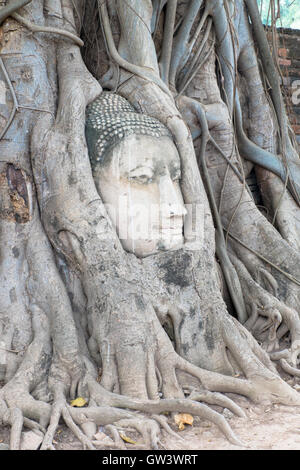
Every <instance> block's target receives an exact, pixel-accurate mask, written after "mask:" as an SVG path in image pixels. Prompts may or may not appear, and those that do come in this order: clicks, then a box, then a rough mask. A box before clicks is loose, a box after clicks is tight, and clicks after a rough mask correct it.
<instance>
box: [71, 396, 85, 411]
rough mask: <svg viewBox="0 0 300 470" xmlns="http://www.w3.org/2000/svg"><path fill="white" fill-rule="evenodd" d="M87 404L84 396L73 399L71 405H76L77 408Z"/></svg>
mask: <svg viewBox="0 0 300 470" xmlns="http://www.w3.org/2000/svg"><path fill="white" fill-rule="evenodd" d="M86 404H87V401H86V400H85V399H84V398H82V397H78V398H75V400H72V401H71V406H76V407H77V408H81V407H82V406H85V405H86Z"/></svg>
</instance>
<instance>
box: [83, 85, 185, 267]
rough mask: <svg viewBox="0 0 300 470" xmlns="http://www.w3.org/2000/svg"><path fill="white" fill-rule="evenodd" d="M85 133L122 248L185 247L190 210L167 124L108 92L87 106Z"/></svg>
mask: <svg viewBox="0 0 300 470" xmlns="http://www.w3.org/2000/svg"><path fill="white" fill-rule="evenodd" d="M86 139H87V144H88V149H89V157H90V161H91V165H92V170H93V176H94V181H95V184H96V188H97V190H98V193H99V195H100V196H101V199H102V201H103V203H104V204H105V207H106V210H107V212H108V215H109V217H110V219H111V221H112V223H113V225H114V227H115V229H116V231H117V234H118V236H119V239H120V241H121V243H122V245H123V248H124V249H125V250H126V251H128V252H130V253H134V254H135V255H136V256H138V257H140V258H143V257H146V256H149V255H151V254H155V253H158V252H159V251H166V250H174V249H179V248H181V247H182V246H183V243H184V236H183V226H184V216H185V214H186V210H185V207H184V202H183V197H182V193H181V189H180V178H181V165H180V157H179V154H178V151H177V149H176V146H175V144H174V142H173V139H172V136H171V134H170V132H169V131H168V129H167V128H166V127H165V126H164V125H163V124H162V123H161V122H159V121H158V120H156V119H153V118H151V117H149V116H147V115H143V114H139V113H137V112H136V110H135V109H134V108H133V107H132V106H131V105H130V104H129V103H128V101H127V100H126V99H124V98H122V97H121V96H119V95H116V94H114V93H110V92H104V93H102V94H101V95H100V96H99V97H98V98H97V99H96V100H95V101H94V102H93V103H92V104H91V105H89V106H88V108H87V116H86Z"/></svg>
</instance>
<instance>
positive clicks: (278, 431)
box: [0, 395, 300, 450]
mask: <svg viewBox="0 0 300 470" xmlns="http://www.w3.org/2000/svg"><path fill="white" fill-rule="evenodd" d="M231 397H232V398H233V397H234V398H235V401H236V402H238V403H239V405H240V406H242V408H243V409H244V410H245V412H246V414H247V418H238V417H235V416H233V415H231V413H230V412H228V410H226V412H225V413H226V417H227V419H228V422H229V423H230V425H231V427H232V429H233V430H234V432H235V433H236V435H237V436H238V437H239V438H240V440H241V441H243V442H244V443H245V444H246V445H247V446H248V447H238V446H235V445H232V444H230V442H228V441H227V440H226V438H225V437H224V436H223V434H222V433H221V432H220V431H219V429H218V428H217V427H216V426H215V425H214V424H211V423H209V422H207V421H203V420H200V419H199V418H197V417H196V418H195V420H194V424H193V426H186V428H185V429H184V430H183V431H180V432H179V431H178V432H177V435H178V437H173V436H170V435H167V434H166V432H165V431H162V439H161V443H162V446H161V447H160V448H161V449H166V450H247V449H249V450H251V449H253V450H254V449H256V450H300V409H299V408H296V407H287V406H282V405H272V406H262V405H254V404H252V403H250V402H249V401H248V400H246V399H244V398H242V397H238V398H237V397H236V396H234V395H231ZM216 409H217V408H216ZM169 422H170V425H171V427H172V428H173V430H176V425H175V424H174V422H172V420H171V418H170V420H169ZM99 431H102V429H100V430H99ZM25 432H26V431H25ZM125 432H126V436H127V437H130V438H131V439H132V440H134V441H135V442H137V443H138V445H134V444H126V448H127V449H130V450H134V449H138V448H139V449H142V448H143V449H145V447H141V446H140V445H141V444H142V438H141V436H139V435H138V434H136V433H134V432H132V431H131V432H129V431H128V430H126V431H125ZM0 443H2V444H8V443H9V429H8V428H6V427H0ZM54 447H55V448H56V449H57V450H81V449H82V446H81V444H80V442H79V441H78V440H77V438H76V437H74V435H73V434H72V433H71V431H70V430H68V429H67V428H66V427H65V426H64V425H61V426H60V427H59V428H58V431H57V433H56V436H55V443H54ZM97 448H98V449H101V448H102V449H106V450H109V449H111V450H113V449H114V448H113V447H107V446H106V447H101V445H99V446H97Z"/></svg>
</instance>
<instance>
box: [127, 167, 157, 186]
mask: <svg viewBox="0 0 300 470" xmlns="http://www.w3.org/2000/svg"><path fill="white" fill-rule="evenodd" d="M147 170H148V169H147V168H146V171H145V173H144V172H143V173H142V172H140V171H139V172H137V171H136V172H132V173H131V174H130V175H129V177H128V179H129V181H131V182H132V183H138V184H150V183H152V182H153V172H152V171H151V170H150V169H149V171H147Z"/></svg>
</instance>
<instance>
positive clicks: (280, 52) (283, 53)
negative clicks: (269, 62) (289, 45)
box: [278, 47, 289, 59]
mask: <svg viewBox="0 0 300 470" xmlns="http://www.w3.org/2000/svg"><path fill="white" fill-rule="evenodd" d="M288 52H289V50H288V49H286V48H285V47H279V49H278V55H279V57H282V58H283V59H286V58H287V57H289V56H288Z"/></svg>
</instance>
